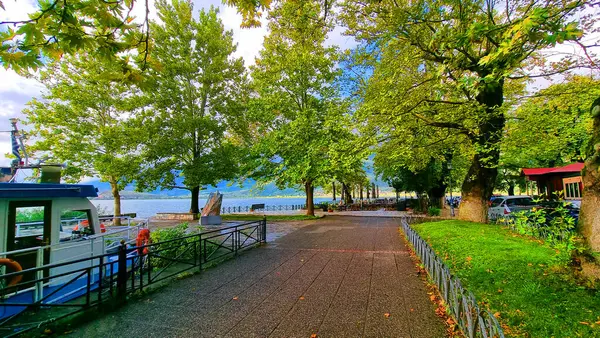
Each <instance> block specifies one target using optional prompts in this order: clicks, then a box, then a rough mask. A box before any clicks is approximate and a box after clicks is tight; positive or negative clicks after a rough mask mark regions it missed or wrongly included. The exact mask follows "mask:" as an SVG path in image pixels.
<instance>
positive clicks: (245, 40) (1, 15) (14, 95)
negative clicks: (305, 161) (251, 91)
mask: <svg viewBox="0 0 600 338" xmlns="http://www.w3.org/2000/svg"><path fill="white" fill-rule="evenodd" d="M193 2H194V11H195V12H196V13H197V11H198V10H199V9H200V8H209V7H210V6H211V5H212V6H215V7H218V8H220V13H219V17H220V18H221V20H222V21H223V24H224V25H225V28H226V29H228V30H232V31H233V36H234V40H235V42H236V43H237V44H238V48H237V52H236V56H237V57H243V58H244V61H245V64H246V66H249V65H252V64H254V58H255V57H256V56H257V55H258V52H259V50H260V49H261V48H262V42H263V38H264V36H265V35H266V33H267V28H266V22H265V21H264V20H263V25H262V27H259V28H251V29H242V28H240V23H241V16H240V15H239V14H237V11H236V9H235V8H232V7H227V6H224V5H222V2H221V0H194V1H193ZM3 3H4V6H5V7H6V10H1V9H0V21H4V20H7V19H8V20H22V19H24V18H27V13H31V12H33V11H35V3H36V0H18V1H11V0H8V1H3ZM136 3H137V6H136V7H135V9H134V15H137V16H138V18H142V15H143V10H144V8H143V6H142V5H143V1H140V0H138V1H137V2H136ZM149 3H150V6H151V12H150V18H151V19H156V18H157V16H156V11H155V10H154V5H153V3H154V1H153V0H150V2H149ZM597 12H598V14H599V15H600V9H599V10H597ZM342 32H343V28H342V27H336V29H335V30H334V31H333V32H331V34H330V36H329V39H328V41H327V44H330V45H337V46H339V47H340V48H342V49H348V48H353V47H355V46H356V42H355V41H354V39H353V38H352V37H348V36H344V35H342ZM572 48H573V47H572V46H561V47H559V48H557V51H567V52H569V51H570V50H572ZM547 85H548V80H546V79H543V78H542V79H538V80H536V81H535V82H534V83H532V85H531V86H532V88H543V87H546V86H547ZM42 91H43V86H42V85H41V84H39V83H38V82H37V81H36V80H35V79H34V78H31V77H30V78H26V77H23V76H20V75H18V74H17V73H15V72H14V71H12V70H10V69H9V70H6V69H4V68H3V67H0V166H7V165H9V163H10V160H8V159H6V158H4V154H6V153H9V152H10V151H11V149H10V134H9V133H5V132H3V131H9V130H10V129H11V128H10V123H9V120H8V119H9V118H11V117H17V118H20V117H22V114H21V111H22V110H23V109H24V108H25V106H26V103H27V102H28V101H30V100H31V99H33V98H36V97H40V96H41V93H42Z"/></svg>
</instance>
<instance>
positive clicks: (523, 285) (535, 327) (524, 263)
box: [413, 221, 600, 337]
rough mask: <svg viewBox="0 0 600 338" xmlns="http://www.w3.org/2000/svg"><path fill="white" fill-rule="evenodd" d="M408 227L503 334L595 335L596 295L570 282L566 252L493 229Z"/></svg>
mask: <svg viewBox="0 0 600 338" xmlns="http://www.w3.org/2000/svg"><path fill="white" fill-rule="evenodd" d="M413 228H414V229H415V230H416V231H417V232H418V233H419V234H420V235H421V237H423V238H424V239H425V240H426V241H427V242H428V243H429V244H430V245H431V247H432V248H433V249H434V250H435V251H436V253H437V254H438V256H439V257H440V258H442V259H443V260H444V262H445V263H446V264H447V265H448V266H449V267H450V269H451V270H452V272H453V273H454V274H456V275H457V276H458V278H460V280H461V281H462V282H463V284H464V286H465V287H466V288H467V289H468V290H469V291H471V292H473V294H474V295H475V297H476V298H477V300H478V301H479V303H480V305H482V306H484V307H489V308H490V309H491V310H492V312H494V313H495V316H496V317H497V318H498V319H499V320H500V322H501V323H502V324H503V328H504V333H505V335H507V336H526V337H595V336H598V335H600V294H599V293H598V292H597V291H596V290H595V289H592V288H589V285H586V283H584V282H583V280H580V279H578V278H577V277H575V276H576V274H574V267H573V266H572V263H571V256H570V252H569V251H568V250H566V249H559V248H554V247H550V246H549V245H547V244H544V243H542V242H541V241H540V240H538V239H533V238H528V237H524V236H521V235H518V234H515V233H513V232H511V231H510V230H508V229H506V228H504V227H502V226H499V225H488V224H479V223H470V222H461V221H442V222H431V223H423V224H415V225H413Z"/></svg>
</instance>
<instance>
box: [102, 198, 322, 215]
mask: <svg viewBox="0 0 600 338" xmlns="http://www.w3.org/2000/svg"><path fill="white" fill-rule="evenodd" d="M314 200H315V203H320V202H327V201H331V198H327V197H317V198H315V199H314ZM91 202H92V203H93V204H94V205H95V206H96V207H97V208H98V207H99V208H100V210H99V211H100V213H102V214H112V212H113V201H112V200H92V201H91ZM305 202H306V200H305V198H304V197H256V198H223V204H222V205H221V206H222V207H224V208H227V207H242V208H243V207H246V206H248V207H249V206H251V205H252V204H264V205H265V206H279V205H298V204H304V203H305ZM204 204H206V200H205V199H200V208H202V207H203V206H204ZM189 210H190V200H189V199H156V200H121V213H123V214H126V213H132V212H134V213H136V214H137V217H140V218H148V217H151V216H154V215H155V214H156V213H157V212H188V211H189Z"/></svg>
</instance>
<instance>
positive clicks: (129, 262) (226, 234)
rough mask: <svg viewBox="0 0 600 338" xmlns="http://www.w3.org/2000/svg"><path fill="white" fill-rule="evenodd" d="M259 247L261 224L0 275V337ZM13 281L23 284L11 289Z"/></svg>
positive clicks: (116, 299) (263, 229)
mask: <svg viewBox="0 0 600 338" xmlns="http://www.w3.org/2000/svg"><path fill="white" fill-rule="evenodd" d="M262 243H266V219H263V220H260V221H255V222H247V223H242V224H238V225H234V226H230V227H226V228H222V229H217V230H211V231H207V232H200V233H195V234H190V235H187V236H184V237H179V238H175V239H171V240H167V241H161V242H157V243H149V244H146V245H141V246H128V245H127V244H126V243H125V241H121V244H120V245H119V246H118V250H117V252H116V254H115V253H112V254H110V253H107V254H102V255H95V256H92V257H86V258H81V259H76V260H72V261H68V262H60V263H54V264H47V265H43V266H40V267H35V268H31V269H26V270H23V271H19V272H12V273H7V274H4V275H0V317H2V318H3V319H0V335H1V336H11V335H18V334H22V333H23V332H26V331H29V330H31V329H34V328H38V327H40V326H42V325H44V324H45V323H49V322H52V321H56V320H58V319H61V318H63V317H66V316H71V315H74V314H76V313H78V312H80V311H83V310H86V309H89V308H90V307H93V306H97V305H100V304H104V303H109V304H121V303H124V302H125V301H126V299H127V295H129V294H131V293H133V292H136V291H141V290H144V289H146V288H147V287H149V286H150V285H152V284H156V283H159V282H161V281H164V280H166V279H168V278H171V277H174V276H177V275H180V274H182V273H184V272H187V271H190V270H192V269H194V268H196V269H198V271H200V270H201V269H202V268H203V267H204V266H206V265H207V264H208V263H211V262H214V261H217V260H220V259H224V258H225V257H227V256H235V255H237V254H238V253H239V252H240V251H242V250H244V249H246V248H249V247H252V246H255V245H258V244H262ZM15 278H23V281H20V282H18V283H16V284H15V285H10V281H14V280H15ZM11 309H12V310H11ZM25 313H29V315H27V316H23V314H25ZM32 319H33V320H32Z"/></svg>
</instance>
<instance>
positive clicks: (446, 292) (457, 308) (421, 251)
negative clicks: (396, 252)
mask: <svg viewBox="0 0 600 338" xmlns="http://www.w3.org/2000/svg"><path fill="white" fill-rule="evenodd" d="M401 222H402V229H403V230H404V234H405V235H406V238H407V239H408V241H409V242H410V243H411V244H412V246H413V248H414V250H415V253H416V254H417V256H418V257H419V259H420V260H421V262H422V264H423V265H424V267H425V269H426V270H427V273H428V274H429V277H430V278H431V280H432V281H433V282H434V283H435V285H436V286H437V288H438V290H439V291H440V294H441V296H442V298H443V299H444V302H445V303H446V304H447V305H448V310H449V314H450V315H451V316H452V317H453V318H454V319H455V320H456V322H457V324H458V326H459V327H460V328H461V330H462V331H463V332H464V333H465V335H466V336H467V337H469V338H474V337H484V338H488V337H489V338H491V337H500V338H504V333H503V331H502V327H501V326H500V323H499V322H498V320H497V319H496V317H494V315H493V314H492V313H491V312H490V311H489V310H486V309H481V308H480V307H479V305H478V304H477V300H476V299H475V296H473V294H472V293H471V292H470V291H468V290H466V289H465V288H464V287H463V286H462V283H461V282H460V280H459V279H458V278H457V277H456V276H453V275H452V274H451V273H450V269H448V267H447V266H446V264H444V262H443V261H442V260H441V259H440V258H439V257H438V256H437V255H436V254H435V251H433V249H432V248H431V247H430V246H429V244H427V242H425V241H424V240H423V239H422V238H421V237H420V236H419V235H418V234H417V233H416V232H415V231H414V230H413V229H412V228H411V227H410V225H409V221H407V219H406V218H403V219H402V221H401Z"/></svg>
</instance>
